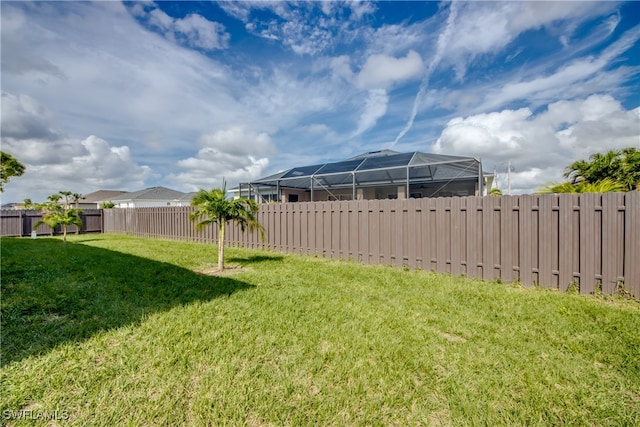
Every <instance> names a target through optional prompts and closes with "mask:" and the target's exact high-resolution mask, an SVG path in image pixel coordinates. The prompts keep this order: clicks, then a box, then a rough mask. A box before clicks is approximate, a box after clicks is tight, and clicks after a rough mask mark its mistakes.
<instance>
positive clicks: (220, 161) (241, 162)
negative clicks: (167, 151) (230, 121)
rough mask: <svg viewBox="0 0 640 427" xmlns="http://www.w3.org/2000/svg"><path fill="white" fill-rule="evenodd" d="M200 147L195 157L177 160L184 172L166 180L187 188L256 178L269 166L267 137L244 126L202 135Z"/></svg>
mask: <svg viewBox="0 0 640 427" xmlns="http://www.w3.org/2000/svg"><path fill="white" fill-rule="evenodd" d="M200 145H201V146H202V148H201V149H200V150H199V151H198V153H197V155H196V156H195V157H189V158H186V159H182V160H180V161H178V162H177V165H178V167H180V168H183V169H187V172H183V173H178V174H171V175H170V176H169V179H170V180H172V181H174V182H178V183H180V184H182V185H184V186H185V187H188V189H189V190H191V191H196V190H198V189H200V188H212V187H215V186H219V185H220V184H221V183H222V179H223V178H224V179H226V181H227V182H229V183H230V184H232V185H233V184H234V183H237V182H239V181H248V180H251V179H257V178H259V177H260V176H262V175H263V173H264V171H265V169H266V168H267V167H268V166H269V159H268V157H267V156H269V155H272V154H274V153H275V148H274V146H273V144H272V143H271V137H270V136H269V135H268V134H266V133H264V132H262V133H255V132H253V131H250V130H248V129H246V128H244V127H231V128H227V129H223V130H219V131H216V132H214V133H212V134H207V135H203V136H202V137H201V138H200Z"/></svg>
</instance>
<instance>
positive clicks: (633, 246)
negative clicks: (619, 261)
mask: <svg viewBox="0 0 640 427" xmlns="http://www.w3.org/2000/svg"><path fill="white" fill-rule="evenodd" d="M625 198H626V200H625V218H624V234H623V236H625V237H626V239H625V244H624V288H625V290H627V291H628V292H631V293H632V294H633V295H634V296H635V297H636V298H640V191H634V192H631V193H626V194H625Z"/></svg>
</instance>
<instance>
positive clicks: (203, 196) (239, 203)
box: [189, 181, 264, 271]
mask: <svg viewBox="0 0 640 427" xmlns="http://www.w3.org/2000/svg"><path fill="white" fill-rule="evenodd" d="M191 206H195V207H196V208H197V209H196V210H195V211H193V212H192V213H191V214H190V216H189V218H190V219H191V221H193V222H195V227H196V229H203V228H204V227H206V226H207V225H209V224H217V225H218V270H219V271H222V270H224V233H225V224H226V223H227V222H236V223H237V224H238V225H240V229H241V230H242V231H244V230H245V229H246V228H249V230H253V229H257V230H259V231H260V235H261V237H262V238H263V239H264V228H263V227H262V225H260V223H259V222H258V218H257V214H258V204H257V203H256V202H255V201H253V200H249V199H245V198H239V199H235V200H233V199H228V198H227V189H226V183H225V182H224V181H223V184H222V188H213V189H211V190H209V191H207V190H200V191H198V192H197V193H196V195H195V196H194V197H193V199H192V200H191Z"/></svg>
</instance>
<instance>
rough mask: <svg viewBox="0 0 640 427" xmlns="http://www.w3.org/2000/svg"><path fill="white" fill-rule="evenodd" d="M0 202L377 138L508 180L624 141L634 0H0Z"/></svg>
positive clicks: (639, 129) (544, 173)
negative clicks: (8, 174)
mask: <svg viewBox="0 0 640 427" xmlns="http://www.w3.org/2000/svg"><path fill="white" fill-rule="evenodd" d="M0 7H1V12H2V15H1V20H2V21H1V25H2V27H1V28H2V50H1V55H2V81H1V85H2V115H1V117H2V150H3V151H5V152H8V153H10V154H12V155H14V156H15V157H16V158H17V159H18V160H19V161H21V162H22V163H23V164H24V165H25V166H26V167H27V171H26V172H25V174H24V175H23V176H22V177H19V178H13V179H12V180H11V181H10V182H9V183H8V184H7V185H6V189H5V193H3V194H2V203H7V202H19V201H22V200H24V199H25V198H31V199H32V200H34V201H41V200H44V199H45V198H46V196H47V195H49V194H52V193H56V192H58V191H60V190H70V191H72V192H77V193H84V194H86V193H89V192H92V191H96V190H99V189H108V190H129V191H135V190H139V189H142V188H145V187H151V186H156V185H162V186H166V187H169V188H172V189H175V190H180V191H185V192H186V191H195V190H197V189H199V188H211V187H214V186H218V185H220V183H221V181H222V178H223V177H225V178H226V180H227V182H228V185H229V186H233V185H236V184H237V183H238V182H239V181H248V180H251V179H255V178H259V177H261V176H265V175H268V174H271V173H275V172H277V171H279V170H283V169H288V168H290V167H293V166H301V165H308V164H314V163H322V162H327V161H337V160H342V159H345V158H348V157H351V156H354V155H357V154H360V153H363V152H366V151H373V150H379V149H385V148H390V149H394V150H397V151H401V152H408V151H424V152H434V153H443V154H453V155H463V156H473V157H479V158H481V159H482V162H483V165H484V169H485V170H486V171H488V172H492V171H493V170H494V169H495V170H497V172H498V177H499V186H500V187H501V188H502V189H503V191H506V188H507V187H506V176H507V174H506V170H507V164H508V163H509V162H510V163H511V165H512V167H513V171H512V173H511V188H512V192H513V193H527V192H532V191H533V190H534V189H535V188H536V187H538V186H540V185H542V184H544V183H546V182H549V181H557V180H561V179H562V171H563V168H564V167H565V166H567V165H568V164H570V163H571V162H573V161H575V160H579V159H584V158H587V157H588V156H589V155H590V154H592V153H594V152H602V151H606V150H608V149H612V148H622V147H629V146H634V147H638V148H640V89H639V84H640V73H639V71H640V43H639V39H640V25H639V24H638V19H637V17H638V16H640V2H637V1H630V2H612V1H600V2H584V1H563V2H521V1H517V2H515V1H514V2H508V1H507V2H488V1H482V2H480V1H465V2H458V1H455V0H454V1H452V2H441V3H439V2H423V1H409V2H391V1H387V2H367V1H358V2H344V1H336V2H332V1H317V2H310V1H298V2H294V3H289V2H266V1H247V2H243V1H233V2H232V1H227V2H204V1H200V2H185V1H180V2H164V1H162V2H124V3H120V2H115V1H101V2H95V3H93V2H37V1H36V2H11V1H2V2H1V6H0Z"/></svg>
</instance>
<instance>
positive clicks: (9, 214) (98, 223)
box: [0, 209, 102, 237]
mask: <svg viewBox="0 0 640 427" xmlns="http://www.w3.org/2000/svg"><path fill="white" fill-rule="evenodd" d="M41 219H42V212H41V211H38V210H9V209H3V210H0V236H5V237H10V236H14V237H15V236H30V235H31V232H32V231H35V232H36V235H38V236H41V235H51V234H62V227H61V226H58V227H56V228H55V229H54V230H51V228H50V227H49V226H48V225H45V224H43V225H40V226H38V227H37V228H36V229H35V230H34V228H33V226H34V225H36V223H37V222H38V221H40V220H41ZM76 231H77V227H76V226H75V225H70V226H69V227H67V233H75V232H76ZM81 231H82V232H83V233H101V232H102V209H83V214H82V228H81Z"/></svg>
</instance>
